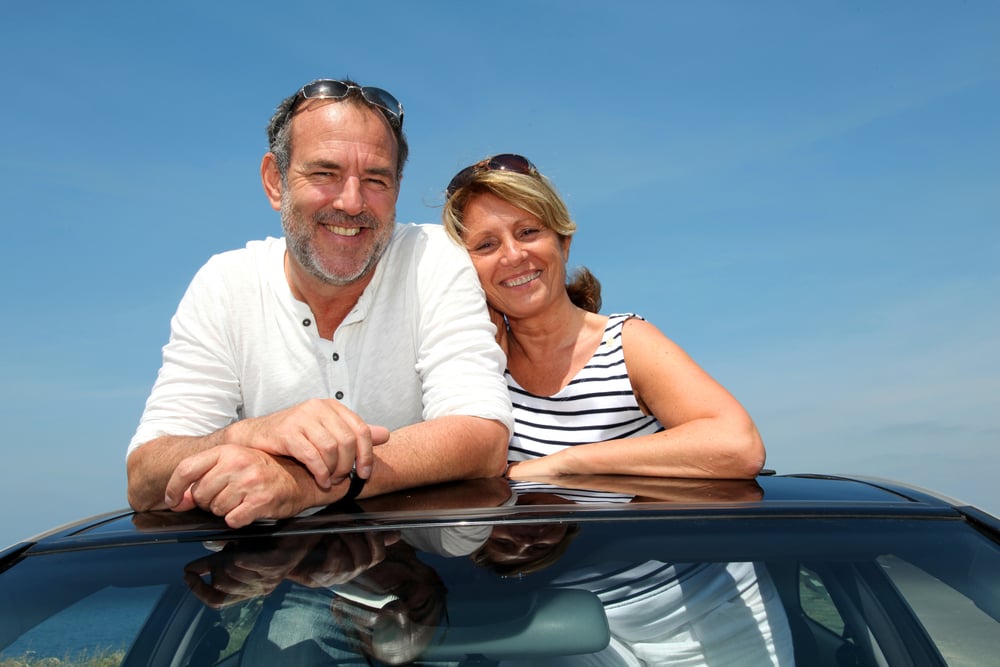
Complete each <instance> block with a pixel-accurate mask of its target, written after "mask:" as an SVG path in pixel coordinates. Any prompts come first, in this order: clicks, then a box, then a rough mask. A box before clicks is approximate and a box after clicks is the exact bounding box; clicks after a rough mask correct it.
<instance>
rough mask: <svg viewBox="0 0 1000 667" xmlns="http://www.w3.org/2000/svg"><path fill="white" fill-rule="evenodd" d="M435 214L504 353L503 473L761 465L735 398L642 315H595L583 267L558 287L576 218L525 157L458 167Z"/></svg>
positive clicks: (707, 472)
mask: <svg viewBox="0 0 1000 667" xmlns="http://www.w3.org/2000/svg"><path fill="white" fill-rule="evenodd" d="M443 218H444V226H445V228H446V229H447V231H448V233H449V234H450V235H451V236H452V237H453V238H454V239H455V240H456V241H458V242H459V243H460V244H462V245H463V246H465V248H466V249H468V251H469V254H470V255H471V257H472V262H473V264H474V265H475V267H476V271H477V272H478V273H479V280H480V281H481V282H482V285H483V289H484V290H485V292H486V297H487V301H488V303H489V306H490V309H491V313H492V315H493V316H494V321H495V322H496V323H497V329H498V340H499V341H500V344H501V346H502V347H503V348H504V351H505V352H506V354H507V384H508V387H509V389H510V391H511V396H512V398H513V402H514V412H515V418H516V422H517V423H516V425H515V433H514V435H513V437H512V439H511V443H510V449H509V454H508V460H509V461H510V462H511V463H510V464H509V466H508V475H509V476H510V477H511V478H512V479H529V478H537V477H539V476H557V475H569V474H590V473H608V474H628V475H653V476H663V477H690V478H693V477H715V478H751V477H754V476H756V475H757V473H758V472H759V471H760V469H761V467H762V466H763V464H764V445H763V443H762V442H761V439H760V435H759V434H758V432H757V429H756V427H755V426H754V423H753V421H752V420H751V419H750V416H749V415H748V414H747V412H746V411H745V410H744V409H743V407H742V406H741V405H740V404H739V403H738V402H737V401H736V399H735V398H733V396H732V395H731V394H729V392H727V391H726V390H725V389H724V388H723V387H722V386H721V385H719V384H718V383H717V382H716V381H715V380H713V379H712V378H711V377H709V375H708V374H707V373H706V372H705V371H704V370H702V369H701V368H700V367H699V366H698V365H697V364H696V363H695V362H694V361H693V360H692V359H691V358H690V357H689V356H688V355H687V354H686V353H685V352H684V351H683V350H682V349H681V348H680V347H679V346H678V345H677V344H675V343H674V342H673V341H671V340H670V339H668V338H667V337H666V336H664V335H663V334H662V333H661V332H660V331H659V330H658V329H657V328H656V327H654V326H653V325H651V324H649V323H648V322H646V321H645V320H643V319H642V318H641V317H639V316H636V315H634V314H625V315H612V316H610V317H608V316H605V315H600V314H598V312H597V311H598V309H599V308H600V303H601V299H600V284H599V283H598V282H597V280H596V279H595V278H594V277H593V276H592V275H591V274H590V272H589V271H587V270H586V269H581V270H578V271H577V273H576V274H575V275H574V277H573V279H572V280H571V281H570V282H569V283H568V284H567V276H566V262H567V259H568V258H569V249H570V244H571V242H572V236H573V233H574V232H575V231H576V225H575V223H574V222H573V221H572V220H571V219H570V216H569V211H568V210H567V209H566V205H565V204H564V203H563V201H562V199H561V198H560V197H559V194H558V193H557V192H556V190H555V188H554V187H553V186H552V185H551V183H549V181H548V179H546V178H545V177H544V176H543V175H542V174H540V173H539V172H538V170H537V169H536V168H535V167H534V165H532V164H531V162H529V161H528V160H527V159H526V158H524V157H522V156H519V155H513V154H504V155H497V156H494V157H491V158H487V159H485V160H483V161H481V162H478V163H476V164H474V165H472V166H469V167H466V168H465V169H463V170H462V171H460V172H459V173H458V174H456V176H455V178H453V179H452V181H451V183H450V184H449V186H448V190H447V198H446V201H445V206H444V213H443ZM626 440H627V442H626Z"/></svg>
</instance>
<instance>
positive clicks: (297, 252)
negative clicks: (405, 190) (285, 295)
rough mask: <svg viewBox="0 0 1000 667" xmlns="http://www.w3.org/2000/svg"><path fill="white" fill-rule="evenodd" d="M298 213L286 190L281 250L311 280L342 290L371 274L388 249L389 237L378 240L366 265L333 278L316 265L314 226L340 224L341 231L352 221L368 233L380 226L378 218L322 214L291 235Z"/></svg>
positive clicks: (282, 197) (332, 212)
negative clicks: (367, 230) (282, 249)
mask: <svg viewBox="0 0 1000 667" xmlns="http://www.w3.org/2000/svg"><path fill="white" fill-rule="evenodd" d="M297 215H298V213H297V212H296V211H295V209H294V208H293V207H292V198H291V197H290V196H289V195H288V190H287V189H286V190H285V191H284V192H283V193H282V195H281V228H282V229H283V230H284V232H285V246H286V248H287V249H288V252H290V253H292V256H293V257H294V258H295V260H296V261H297V262H298V263H299V265H301V266H302V268H304V269H305V270H306V272H308V273H309V274H310V275H312V276H313V277H315V278H318V279H319V280H321V281H323V282H324V283H326V284H327V285H335V286H338V287H342V286H344V285H350V284H351V283H355V282H357V281H358V280H361V279H362V278H364V277H365V276H367V275H368V274H369V273H371V272H372V271H374V270H375V266H376V265H377V264H378V261H379V260H380V259H382V255H384V254H385V250H386V248H387V247H388V245H389V239H390V238H391V237H392V235H391V234H390V235H389V237H387V238H385V239H381V240H380V241H379V242H378V243H377V244H375V247H373V248H372V254H371V255H370V256H369V258H368V261H367V262H365V264H364V265H363V266H362V267H361V268H360V269H359V270H358V271H357V272H356V273H355V274H353V275H350V276H346V277H345V276H341V275H334V274H331V273H329V272H327V271H326V269H324V268H323V266H322V264H321V263H320V262H319V258H318V257H316V254H315V252H314V251H313V248H312V247H311V244H310V241H311V240H312V236H313V234H315V233H316V225H318V224H331V223H333V224H343V226H345V227H350V226H352V225H351V224H349V223H351V222H352V221H354V222H361V223H362V224H363V225H364V226H365V227H367V228H368V229H379V228H380V227H381V223H380V222H379V220H378V218H376V217H375V216H374V215H372V214H371V213H370V212H367V211H365V212H362V213H360V214H358V215H347V214H346V213H344V212H343V211H336V210H334V211H325V212H322V213H319V214H317V215H315V216H314V217H313V221H312V222H313V224H312V225H311V226H310V225H298V232H295V231H293V226H294V225H293V221H294V220H295V216H297ZM394 222H395V220H394V219H390V220H388V221H387V222H386V223H385V224H387V225H390V226H391V225H393V224H394Z"/></svg>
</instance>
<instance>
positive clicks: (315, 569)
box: [184, 531, 399, 609]
mask: <svg viewBox="0 0 1000 667" xmlns="http://www.w3.org/2000/svg"><path fill="white" fill-rule="evenodd" d="M398 540H399V533H397V532H395V531H370V532H365V533H347V534H344V535H319V536H318V535H292V536H286V537H280V538H274V539H271V540H267V541H263V542H261V541H249V542H246V543H241V542H230V543H228V544H226V545H225V547H224V548H223V549H222V550H221V551H219V552H217V553H213V554H209V555H207V556H205V557H204V558H199V559H198V560H195V561H193V562H191V563H189V564H188V565H187V566H186V567H185V568H184V580H185V582H186V583H187V585H188V587H189V588H190V589H191V590H192V591H193V592H194V594H195V596H196V597H198V599H200V600H201V601H202V602H204V603H205V604H207V605H208V606H210V607H213V608H216V609H220V608H222V607H227V606H229V605H232V604H235V603H238V602H243V601H245V600H249V599H252V598H256V597H261V596H264V595H269V594H270V593H271V592H272V591H273V590H274V589H275V588H277V587H278V585H279V584H281V582H283V581H285V580H288V581H294V582H295V583H298V584H301V585H302V586H305V587H307V588H321V587H329V586H332V585H335V584H343V583H346V582H348V581H350V580H352V579H354V578H355V577H357V576H358V575H359V574H362V573H363V572H366V571H367V570H369V569H371V568H372V567H375V566H376V565H378V564H379V563H381V562H382V561H383V560H384V559H385V557H386V547H387V546H388V545H390V544H394V543H395V542H396V541H398Z"/></svg>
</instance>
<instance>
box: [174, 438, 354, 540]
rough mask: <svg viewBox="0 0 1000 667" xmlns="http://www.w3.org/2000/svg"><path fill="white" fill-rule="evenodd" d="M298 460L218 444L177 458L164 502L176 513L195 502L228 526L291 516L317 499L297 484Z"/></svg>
mask: <svg viewBox="0 0 1000 667" xmlns="http://www.w3.org/2000/svg"><path fill="white" fill-rule="evenodd" d="M297 465H298V464H297V463H295V462H293V461H288V460H284V461H283V460H281V459H280V458H278V457H275V456H272V455H271V454H268V453H267V452H262V451H259V450H256V449H252V448H249V447H241V446H239V445H219V446H217V447H212V448H211V449H206V450H205V451H203V452H200V453H198V454H194V455H192V456H189V457H187V458H186V459H184V460H183V461H181V462H180V464H179V465H178V466H177V468H176V469H175V470H174V473H173V475H171V476H170V480H169V481H168V482H167V488H166V493H165V496H164V502H165V503H166V505H167V507H168V508H169V509H172V510H174V511H175V512H186V511H188V510H191V509H194V508H195V507H200V508H201V509H204V510H207V511H209V512H211V513H212V514H215V515H216V516H221V517H225V519H226V523H227V524H229V525H230V526H231V527H233V528H240V527H242V526H245V525H247V524H249V523H251V522H252V521H254V520H256V519H265V518H278V517H288V516H293V515H295V514H298V513H299V512H301V511H302V510H304V509H306V508H308V507H312V506H313V505H318V504H321V503H320V502H319V501H318V500H317V498H316V497H315V496H313V495H311V494H309V493H308V492H307V490H305V489H302V488H300V484H299V482H298V480H297V479H296V477H295V475H294V474H293V467H294V466H297ZM304 479H306V480H308V479H309V478H308V477H304ZM345 491H346V488H345Z"/></svg>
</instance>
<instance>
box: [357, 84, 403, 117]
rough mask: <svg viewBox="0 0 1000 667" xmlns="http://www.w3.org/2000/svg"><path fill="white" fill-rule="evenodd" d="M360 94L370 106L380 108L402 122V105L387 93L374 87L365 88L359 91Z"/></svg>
mask: <svg viewBox="0 0 1000 667" xmlns="http://www.w3.org/2000/svg"><path fill="white" fill-rule="evenodd" d="M361 94H362V95H364V96H365V99H366V100H368V102H369V103H370V104H374V105H376V106H380V107H382V108H383V109H385V110H386V111H388V112H389V113H390V114H392V115H393V117H395V118H397V119H399V121H400V122H402V119H403V105H402V104H400V103H399V100H397V99H396V98H395V97H393V96H392V94H391V93H390V92H389V91H387V90H382V89H381V88H376V87H374V86H365V87H364V88H362V89H361Z"/></svg>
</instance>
